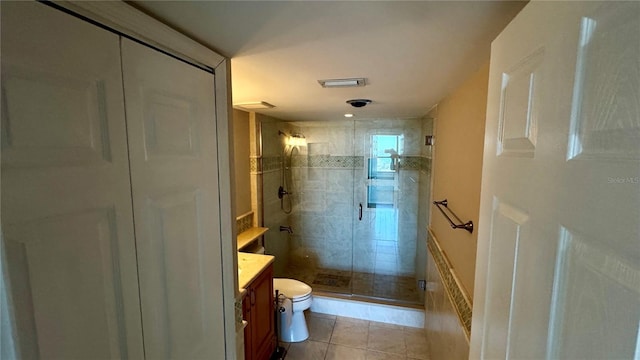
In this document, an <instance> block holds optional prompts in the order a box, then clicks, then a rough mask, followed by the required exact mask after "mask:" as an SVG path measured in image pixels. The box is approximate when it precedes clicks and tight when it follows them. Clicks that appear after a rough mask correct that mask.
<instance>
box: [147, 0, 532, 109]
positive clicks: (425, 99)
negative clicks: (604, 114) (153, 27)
mask: <svg viewBox="0 0 640 360" xmlns="http://www.w3.org/2000/svg"><path fill="white" fill-rule="evenodd" d="M525 4H526V3H525V2H521V1H520V2H506V1H407V2H405V1H136V2H135V3H134V5H135V6H136V7H138V8H140V9H142V10H144V11H145V12H147V13H149V14H151V15H152V16H154V17H156V18H158V19H160V20H162V21H163V22H165V23H167V24H169V25H170V26H172V27H174V28H176V29H178V30H180V31H181V32H183V33H185V34H187V35H189V36H191V37H193V38H195V39H196V40H198V41H200V42H201V43H203V44H205V45H207V46H209V47H211V48H212V49H214V50H216V51H217V52H219V53H221V54H223V55H225V56H228V57H231V66H232V71H231V74H232V86H233V102H234V104H237V103H242V102H252V101H266V102H269V103H271V104H273V105H275V106H276V107H275V108H274V109H270V110H262V111H259V112H262V113H264V114H268V115H271V116H275V117H278V118H281V119H286V120H297V121H306V120H339V119H344V117H343V114H344V113H346V112H352V113H354V114H355V115H356V117H355V118H361V119H362V118H415V117H421V116H423V115H425V114H426V113H427V111H428V110H429V109H430V108H431V107H432V106H433V105H434V104H436V103H437V102H438V101H439V100H440V99H442V98H443V97H445V96H446V95H447V94H449V93H450V92H451V91H452V90H453V89H455V88H456V87H457V86H458V85H460V84H461V83H462V82H463V81H464V79H466V78H467V77H468V76H469V75H471V74H472V73H473V72H474V71H476V70H477V69H478V68H479V67H480V66H481V65H482V64H484V63H485V62H487V61H488V60H489V51H490V44H491V41H492V40H493V39H494V38H495V37H496V36H497V35H498V34H499V33H500V31H501V30H502V29H503V28H504V27H505V26H506V24H507V23H508V22H509V21H510V20H511V19H512V18H513V17H514V16H515V14H517V12H518V11H520V9H521V8H522V7H523V6H524V5H525ZM350 77H364V78H366V79H367V81H368V84H367V86H365V87H356V88H343V89H326V88H322V87H321V86H320V85H319V84H318V82H317V80H320V79H334V78H350ZM352 98H368V99H371V100H373V103H372V104H371V105H368V106H366V107H364V108H360V109H355V108H352V107H351V106H350V105H348V104H346V103H345V101H346V100H349V99H352Z"/></svg>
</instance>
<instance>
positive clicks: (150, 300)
mask: <svg viewBox="0 0 640 360" xmlns="http://www.w3.org/2000/svg"><path fill="white" fill-rule="evenodd" d="M122 62H123V64H122V66H123V74H124V89H125V97H126V114H127V129H128V135H129V137H128V140H129V155H130V161H131V185H132V191H133V208H134V216H135V232H136V244H137V250H138V263H139V277H140V296H141V307H142V324H143V330H144V337H145V341H144V344H145V354H146V356H147V358H150V359H168V358H176V359H205V358H209V359H218V358H222V357H223V356H224V321H223V320H224V319H223V286H222V266H221V241H220V214H219V213H220V209H219V202H218V201H219V193H218V191H219V189H218V164H217V162H218V161H217V148H216V127H215V102H214V80H215V79H214V75H213V74H210V73H207V72H205V71H203V70H201V69H198V68H196V67H194V66H191V65H188V64H186V63H183V62H181V61H179V60H176V59H174V58H171V57H169V56H166V55H164V54H162V53H160V52H158V51H155V50H153V49H151V48H148V47H146V46H143V45H140V44H138V43H135V42H133V41H130V40H128V39H123V40H122Z"/></svg>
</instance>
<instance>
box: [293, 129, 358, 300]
mask: <svg viewBox="0 0 640 360" xmlns="http://www.w3.org/2000/svg"><path fill="white" fill-rule="evenodd" d="M288 125H289V127H290V128H291V129H294V130H295V131H296V132H299V133H301V134H304V136H305V138H306V141H307V146H306V147H305V148H304V149H301V151H300V152H299V153H294V154H293V156H292V159H291V164H292V165H291V175H292V188H291V192H292V199H293V211H292V212H291V214H290V215H289V223H290V224H291V225H292V226H293V229H294V232H293V234H292V235H291V244H290V253H289V271H288V275H287V276H289V277H293V278H296V279H299V280H302V281H304V282H306V283H307V284H309V285H310V286H311V287H312V288H313V291H314V292H318V293H320V292H328V293H338V294H343V295H350V294H351V293H352V289H351V284H352V282H351V269H352V258H353V253H352V250H353V247H352V238H353V235H352V229H353V207H352V206H353V169H354V168H355V167H358V166H359V167H361V166H362V165H361V164H360V161H356V158H355V157H354V156H353V152H354V149H353V132H354V130H353V122H350V121H349V122H345V121H336V122H318V123H316V122H292V123H289V124H288Z"/></svg>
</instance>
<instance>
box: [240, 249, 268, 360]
mask: <svg viewBox="0 0 640 360" xmlns="http://www.w3.org/2000/svg"><path fill="white" fill-rule="evenodd" d="M274 260H275V258H274V257H273V256H271V255H261V254H251V253H242V252H239V253H238V282H239V284H238V285H239V287H240V288H241V289H245V290H246V295H245V297H244V299H243V300H242V317H243V318H244V320H246V321H247V322H248V324H247V326H246V327H245V329H244V351H245V359H246V360H263V359H269V357H270V356H271V354H272V353H273V351H274V350H275V347H276V337H275V331H274V317H273V311H274V310H273V309H274V308H273V261H274Z"/></svg>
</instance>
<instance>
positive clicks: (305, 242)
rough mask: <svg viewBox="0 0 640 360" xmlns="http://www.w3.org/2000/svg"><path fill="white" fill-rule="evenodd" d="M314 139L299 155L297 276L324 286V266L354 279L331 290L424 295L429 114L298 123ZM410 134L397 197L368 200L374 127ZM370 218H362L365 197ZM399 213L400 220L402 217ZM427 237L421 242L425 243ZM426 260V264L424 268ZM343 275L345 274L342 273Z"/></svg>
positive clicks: (293, 270) (413, 298) (407, 297)
mask: <svg viewBox="0 0 640 360" xmlns="http://www.w3.org/2000/svg"><path fill="white" fill-rule="evenodd" d="M290 125H292V126H294V127H295V128H296V129H297V130H298V131H300V132H302V133H303V134H304V135H305V136H306V139H307V143H308V145H307V147H306V148H302V149H301V151H300V152H299V153H296V155H294V156H293V160H292V164H293V166H292V174H293V180H294V181H293V183H294V189H293V191H294V192H295V194H294V196H293V199H294V211H293V212H292V214H291V216H290V222H291V223H292V225H293V226H294V231H295V235H294V236H293V237H292V244H291V248H290V250H291V252H290V259H289V260H290V262H289V263H290V265H292V266H291V267H290V268H289V269H288V271H289V272H290V276H293V277H297V278H300V279H301V280H303V281H306V282H309V283H310V284H311V285H312V286H314V288H318V287H322V286H320V284H319V283H318V282H317V281H316V282H315V283H314V280H317V276H318V274H325V275H327V276H333V277H335V279H339V277H340V276H350V277H351V279H350V282H349V285H347V286H342V287H339V286H334V287H333V288H324V290H326V291H338V292H344V293H353V294H356V295H364V296H375V297H385V298H395V299H398V300H403V301H410V302H420V301H422V300H420V299H421V294H418V293H417V291H416V276H421V277H420V278H423V276H424V268H425V260H424V257H425V256H426V249H424V251H422V252H421V253H417V249H418V247H417V239H418V214H419V211H418V207H419V205H420V204H419V193H420V184H421V181H422V182H428V177H427V178H425V179H424V180H422V179H421V174H422V173H423V168H424V166H423V165H424V163H425V162H424V156H422V155H423V154H422V153H421V151H422V148H423V145H422V144H423V140H422V134H421V132H422V121H421V120H417V119H416V120H367V121H356V122H345V121H341V122H332V123H326V122H318V123H315V122H297V123H291V124H290ZM376 134H381V135H388V134H396V135H402V144H403V149H402V151H401V153H400V154H399V155H400V158H399V164H398V165H399V169H400V171H399V172H398V177H397V182H398V183H397V188H396V196H397V199H396V203H395V206H394V207H393V208H392V209H388V211H381V209H368V208H367V205H366V203H367V193H366V190H367V187H366V179H367V169H366V167H365V165H366V163H367V159H368V157H369V154H370V149H369V144H370V139H371V136H372V135H376ZM360 203H363V205H364V206H363V210H364V211H363V219H362V221H358V219H357V214H358V204H360ZM396 217H397V220H395V219H396ZM418 245H419V244H418ZM417 267H419V268H417ZM336 281H337V280H336Z"/></svg>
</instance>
